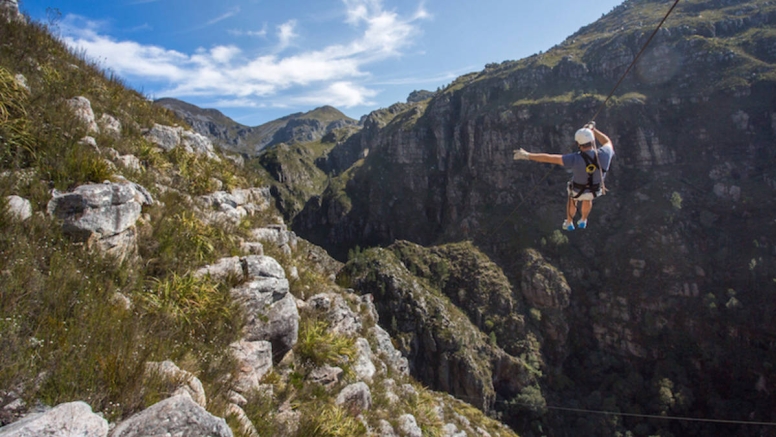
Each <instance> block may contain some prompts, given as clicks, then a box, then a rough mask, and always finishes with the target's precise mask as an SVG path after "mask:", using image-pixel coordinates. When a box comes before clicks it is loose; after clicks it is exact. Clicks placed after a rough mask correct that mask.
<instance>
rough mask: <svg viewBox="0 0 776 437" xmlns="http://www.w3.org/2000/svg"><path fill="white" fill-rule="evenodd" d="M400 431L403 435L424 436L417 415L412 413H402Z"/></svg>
mask: <svg viewBox="0 0 776 437" xmlns="http://www.w3.org/2000/svg"><path fill="white" fill-rule="evenodd" d="M399 432H400V433H401V435H402V437H423V431H421V429H420V427H419V426H418V422H417V420H415V416H413V415H412V414H402V415H401V416H399Z"/></svg>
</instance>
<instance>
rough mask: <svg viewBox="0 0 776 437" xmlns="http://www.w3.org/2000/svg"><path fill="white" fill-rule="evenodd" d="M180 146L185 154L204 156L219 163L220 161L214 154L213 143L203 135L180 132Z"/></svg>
mask: <svg viewBox="0 0 776 437" xmlns="http://www.w3.org/2000/svg"><path fill="white" fill-rule="evenodd" d="M181 145H182V146H183V147H184V148H185V149H186V151H187V152H190V153H194V154H197V155H204V156H207V157H208V158H210V159H213V160H215V161H218V162H221V159H220V158H219V157H218V155H216V153H215V149H214V148H213V142H212V141H210V139H208V138H207V137H205V136H204V135H200V134H198V133H195V132H192V131H183V132H181Z"/></svg>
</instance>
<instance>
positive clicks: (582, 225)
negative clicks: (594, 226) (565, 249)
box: [577, 220, 587, 229]
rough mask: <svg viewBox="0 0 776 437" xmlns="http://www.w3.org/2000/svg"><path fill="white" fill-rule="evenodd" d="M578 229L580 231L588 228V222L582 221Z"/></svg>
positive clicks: (578, 224)
mask: <svg viewBox="0 0 776 437" xmlns="http://www.w3.org/2000/svg"><path fill="white" fill-rule="evenodd" d="M577 227H578V228H579V229H585V228H586V227H587V220H580V221H578V222H577Z"/></svg>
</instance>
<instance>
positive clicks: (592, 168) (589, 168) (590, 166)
mask: <svg viewBox="0 0 776 437" xmlns="http://www.w3.org/2000/svg"><path fill="white" fill-rule="evenodd" d="M597 168H598V167H596V166H595V164H588V166H587V167H585V171H586V172H587V174H593V173H595V171H596V169H597Z"/></svg>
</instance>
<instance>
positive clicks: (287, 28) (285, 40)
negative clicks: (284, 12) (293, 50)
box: [278, 20, 299, 52]
mask: <svg viewBox="0 0 776 437" xmlns="http://www.w3.org/2000/svg"><path fill="white" fill-rule="evenodd" d="M295 29H296V20H291V21H287V22H285V23H283V24H281V25H280V26H278V38H279V39H280V47H279V48H278V51H279V52H282V51H283V50H285V49H286V48H288V46H290V45H291V42H292V41H293V40H294V39H295V38H296V37H298V36H299V35H297V34H296V33H295V32H294V30H295Z"/></svg>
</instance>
